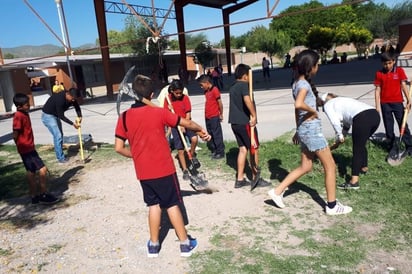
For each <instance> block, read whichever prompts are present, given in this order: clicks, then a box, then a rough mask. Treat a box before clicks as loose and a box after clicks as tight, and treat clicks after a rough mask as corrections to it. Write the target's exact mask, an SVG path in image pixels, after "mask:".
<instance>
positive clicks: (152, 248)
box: [147, 241, 160, 258]
mask: <svg viewBox="0 0 412 274" xmlns="http://www.w3.org/2000/svg"><path fill="white" fill-rule="evenodd" d="M159 252H160V245H150V241H147V257H149V258H156V257H158V256H159Z"/></svg>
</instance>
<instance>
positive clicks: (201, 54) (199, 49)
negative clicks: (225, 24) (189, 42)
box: [195, 41, 215, 73]
mask: <svg viewBox="0 0 412 274" xmlns="http://www.w3.org/2000/svg"><path fill="white" fill-rule="evenodd" d="M195 54H196V58H197V60H198V62H199V63H200V64H201V65H202V67H203V73H205V70H206V67H207V66H208V65H209V64H210V61H212V60H213V58H214V57H215V54H214V53H213V50H212V47H211V45H210V43H209V42H208V41H203V42H201V43H199V44H198V45H197V46H196V48H195Z"/></svg>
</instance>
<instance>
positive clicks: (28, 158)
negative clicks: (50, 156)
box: [20, 150, 44, 173]
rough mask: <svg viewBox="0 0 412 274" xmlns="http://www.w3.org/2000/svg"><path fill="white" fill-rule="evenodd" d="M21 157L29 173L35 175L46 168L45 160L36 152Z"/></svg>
mask: <svg viewBox="0 0 412 274" xmlns="http://www.w3.org/2000/svg"><path fill="white" fill-rule="evenodd" d="M20 157H21V159H22V160H23V164H24V167H25V168H26V170H27V171H30V172H32V173H35V172H36V171H38V170H40V169H41V168H42V167H44V163H43V160H42V159H41V158H40V156H39V154H38V153H37V151H36V150H33V151H31V152H28V153H25V154H20Z"/></svg>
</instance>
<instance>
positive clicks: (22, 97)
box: [13, 93, 29, 107]
mask: <svg viewBox="0 0 412 274" xmlns="http://www.w3.org/2000/svg"><path fill="white" fill-rule="evenodd" d="M28 102H29V96H27V95H26V94H23V93H16V94H15V95H14V97H13V103H14V105H15V106H16V107H22V106H24V105H25V104H27V103H28Z"/></svg>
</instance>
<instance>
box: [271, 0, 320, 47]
mask: <svg viewBox="0 0 412 274" xmlns="http://www.w3.org/2000/svg"><path fill="white" fill-rule="evenodd" d="M322 7H324V6H323V4H322V3H320V2H318V1H311V2H309V3H305V4H303V5H300V6H290V7H289V8H287V9H286V10H285V11H283V12H281V13H280V14H279V16H280V17H278V18H273V20H272V22H271V23H270V25H269V28H270V29H271V30H273V31H284V32H286V33H287V34H288V35H289V37H290V38H291V39H292V42H293V45H295V46H297V45H303V44H304V43H305V40H306V34H307V33H308V31H309V28H310V27H311V26H312V25H318V26H322V25H323V22H322V21H323V19H322V16H321V15H320V12H319V11H316V12H310V13H309V12H307V10H310V9H314V8H322Z"/></svg>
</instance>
